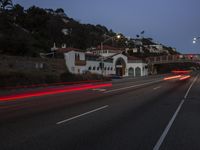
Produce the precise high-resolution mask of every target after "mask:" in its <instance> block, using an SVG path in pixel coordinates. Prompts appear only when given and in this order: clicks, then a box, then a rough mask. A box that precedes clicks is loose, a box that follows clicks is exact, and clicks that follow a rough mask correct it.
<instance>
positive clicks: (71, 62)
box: [64, 51, 86, 74]
mask: <svg viewBox="0 0 200 150" xmlns="http://www.w3.org/2000/svg"><path fill="white" fill-rule="evenodd" d="M76 54H79V56H80V60H85V53H83V52H75V51H70V52H68V53H64V58H65V63H66V66H67V68H68V70H69V71H70V72H71V73H74V74H79V73H80V74H81V73H83V72H84V71H85V70H86V66H75V55H76Z"/></svg>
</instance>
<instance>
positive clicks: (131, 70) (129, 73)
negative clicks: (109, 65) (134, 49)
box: [128, 67, 134, 76]
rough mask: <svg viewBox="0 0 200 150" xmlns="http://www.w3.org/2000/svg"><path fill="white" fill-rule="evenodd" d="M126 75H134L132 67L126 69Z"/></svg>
mask: <svg viewBox="0 0 200 150" xmlns="http://www.w3.org/2000/svg"><path fill="white" fill-rule="evenodd" d="M128 76H134V69H133V68H132V67H130V68H129V69H128Z"/></svg>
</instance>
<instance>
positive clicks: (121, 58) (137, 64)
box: [56, 45, 148, 77]
mask: <svg viewBox="0 0 200 150" xmlns="http://www.w3.org/2000/svg"><path fill="white" fill-rule="evenodd" d="M123 51H125V50H123V49H119V48H115V47H111V46H107V45H105V46H103V48H102V49H101V48H100V46H97V47H96V48H94V49H91V50H88V51H84V50H81V49H76V48H65V47H62V48H58V49H57V50H56V52H57V53H63V54H64V59H65V63H66V66H67V68H68V70H69V71H70V72H71V73H73V74H83V73H86V72H91V73H95V74H102V75H104V76H109V75H117V76H122V77H125V76H133V77H139V76H146V75H147V74H148V69H147V64H146V63H145V62H144V61H143V60H141V59H138V58H136V57H133V56H126V55H124V54H122V52H123Z"/></svg>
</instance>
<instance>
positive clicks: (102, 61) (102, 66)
mask: <svg viewBox="0 0 200 150" xmlns="http://www.w3.org/2000/svg"><path fill="white" fill-rule="evenodd" d="M107 36H108V35H107ZM114 38H117V39H120V38H121V35H120V34H117V35H115V36H111V37H110V36H108V38H107V39H105V40H104V41H103V42H101V71H102V75H103V73H104V56H103V44H104V43H106V42H107V41H109V40H111V39H114Z"/></svg>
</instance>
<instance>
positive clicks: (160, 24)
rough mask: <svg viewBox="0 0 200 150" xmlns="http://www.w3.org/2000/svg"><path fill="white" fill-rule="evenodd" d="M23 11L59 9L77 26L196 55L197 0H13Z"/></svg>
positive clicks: (199, 23)
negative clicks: (86, 25) (150, 40)
mask: <svg viewBox="0 0 200 150" xmlns="http://www.w3.org/2000/svg"><path fill="white" fill-rule="evenodd" d="M13 2H14V3H19V4H21V5H22V6H24V7H25V8H28V7H30V6H32V5H36V6H39V7H42V8H53V9H56V8H63V9H64V10H65V12H66V14H67V16H69V17H71V18H74V19H76V20H78V21H80V22H81V23H90V24H95V25H96V24H101V25H104V26H106V27H107V28H108V29H113V30H114V31H115V32H120V33H123V34H124V35H126V36H127V37H133V38H135V37H136V34H139V33H140V32H141V31H143V30H145V33H144V36H145V37H151V38H153V39H154V40H155V41H158V42H160V43H163V44H166V45H167V46H171V47H175V48H177V50H178V51H180V52H182V53H200V41H199V42H198V43H197V44H192V39H193V37H195V36H200V0H13Z"/></svg>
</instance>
